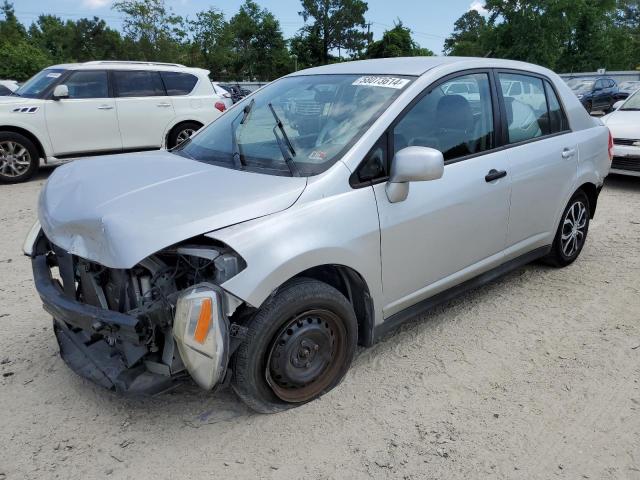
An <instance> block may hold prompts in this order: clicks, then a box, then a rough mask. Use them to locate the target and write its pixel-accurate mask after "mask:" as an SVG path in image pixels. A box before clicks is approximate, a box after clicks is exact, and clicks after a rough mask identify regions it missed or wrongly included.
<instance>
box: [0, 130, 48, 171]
mask: <svg viewBox="0 0 640 480" xmlns="http://www.w3.org/2000/svg"><path fill="white" fill-rule="evenodd" d="M38 168H40V155H39V153H38V149H37V148H36V146H35V145H34V144H33V142H32V141H31V140H29V139H28V138H27V137H25V136H24V135H20V134H19V133H15V132H0V183H20V182H25V181H27V180H28V179H29V178H31V177H32V176H33V175H34V174H35V173H36V172H37V171H38Z"/></svg>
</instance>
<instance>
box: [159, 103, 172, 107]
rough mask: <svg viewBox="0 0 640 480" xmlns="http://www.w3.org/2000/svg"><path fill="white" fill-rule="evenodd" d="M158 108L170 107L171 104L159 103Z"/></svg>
mask: <svg viewBox="0 0 640 480" xmlns="http://www.w3.org/2000/svg"><path fill="white" fill-rule="evenodd" d="M158 106H159V107H170V106H171V104H170V103H159V104H158Z"/></svg>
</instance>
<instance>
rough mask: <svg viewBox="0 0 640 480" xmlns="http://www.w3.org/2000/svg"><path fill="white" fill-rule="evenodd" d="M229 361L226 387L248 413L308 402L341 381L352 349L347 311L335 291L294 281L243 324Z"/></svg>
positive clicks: (352, 323) (352, 322) (352, 324)
mask: <svg viewBox="0 0 640 480" xmlns="http://www.w3.org/2000/svg"><path fill="white" fill-rule="evenodd" d="M247 327H248V333H247V338H246V340H245V341H244V342H243V343H242V345H241V346H240V347H239V348H238V350H237V351H236V354H235V356H234V358H233V360H232V368H233V378H232V386H233V389H234V390H235V392H236V393H237V394H238V396H239V397H240V398H241V399H242V400H243V401H244V402H245V403H246V404H247V405H248V406H249V407H251V408H252V409H253V410H256V411H257V412H260V413H276V412H280V411H283V410H287V409H289V408H293V407H296V406H299V405H303V404H305V403H307V402H310V401H311V400H314V399H316V398H318V397H320V396H322V395H323V394H324V393H326V392H328V391H329V390H331V389H333V388H334V387H335V386H336V385H338V384H339V383H340V381H341V380H342V379H343V378H344V375H345V374H346V372H347V370H348V369H349V366H350V365H351V361H352V360H353V355H354V352H355V349H356V343H357V331H358V325H357V320H356V316H355V313H354V311H353V307H352V306H351V304H350V303H349V301H348V300H347V299H346V298H345V297H344V296H343V295H342V294H341V293H340V292H339V291H338V290H336V289H335V288H333V287H332V286H330V285H327V284H325V283H322V282H319V281H317V280H312V279H307V278H300V279H296V280H293V281H291V282H290V283H288V284H286V285H285V286H284V287H282V288H281V290H280V291H279V292H278V293H277V294H276V295H275V296H273V297H271V298H270V299H268V300H267V301H266V302H265V304H264V305H263V306H262V307H261V308H260V310H258V312H257V313H256V314H255V315H254V316H253V318H252V319H251V320H250V321H249V323H248V324H247Z"/></svg>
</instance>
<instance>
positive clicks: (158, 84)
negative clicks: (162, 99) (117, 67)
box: [113, 70, 166, 97]
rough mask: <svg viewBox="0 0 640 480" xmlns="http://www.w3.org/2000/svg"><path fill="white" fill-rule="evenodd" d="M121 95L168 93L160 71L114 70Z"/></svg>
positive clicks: (152, 95)
mask: <svg viewBox="0 0 640 480" xmlns="http://www.w3.org/2000/svg"><path fill="white" fill-rule="evenodd" d="M113 75H114V80H115V86H116V92H117V93H118V96H119V97H158V96H163V95H166V93H165V90H164V85H163V84H162V80H161V79H160V74H159V73H158V72H152V71H147V70H140V71H137V70H122V71H115V72H113Z"/></svg>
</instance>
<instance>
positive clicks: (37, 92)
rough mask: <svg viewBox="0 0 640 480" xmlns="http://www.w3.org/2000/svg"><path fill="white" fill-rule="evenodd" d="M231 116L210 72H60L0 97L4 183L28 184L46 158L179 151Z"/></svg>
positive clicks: (119, 67)
mask: <svg viewBox="0 0 640 480" xmlns="http://www.w3.org/2000/svg"><path fill="white" fill-rule="evenodd" d="M223 110H225V105H224V103H222V102H221V101H220V98H219V96H218V95H217V94H216V93H215V91H214V89H213V86H212V85H211V81H210V80H209V72H208V71H207V70H202V69H199V68H187V67H185V66H183V65H178V64H165V63H148V62H115V61H113V62H109V61H96V62H86V63H81V64H67V65H55V66H52V67H49V68H46V69H44V70H42V71H41V72H39V73H38V74H36V75H35V76H33V77H32V78H31V79H30V80H29V81H27V82H26V83H25V84H24V85H23V86H22V87H20V88H19V89H18V90H17V91H16V92H14V94H13V95H12V96H9V97H2V98H0V182H6V183H15V182H21V181H24V180H27V179H28V178H29V177H31V176H32V175H33V174H34V173H35V172H36V171H37V169H38V166H39V164H40V159H41V158H42V159H44V161H45V162H51V161H57V160H65V159H70V158H77V157H84V156H94V155H103V154H107V153H122V152H131V151H140V150H154V149H158V148H162V147H167V148H172V147H175V146H176V145H178V144H180V143H181V142H183V141H184V140H185V139H187V138H189V136H191V135H192V134H193V133H194V132H195V131H197V130H198V129H200V128H201V127H202V126H203V125H206V124H208V123H210V122H211V121H212V120H214V119H215V118H217V117H218V116H219V115H220V114H221V111H223Z"/></svg>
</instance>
